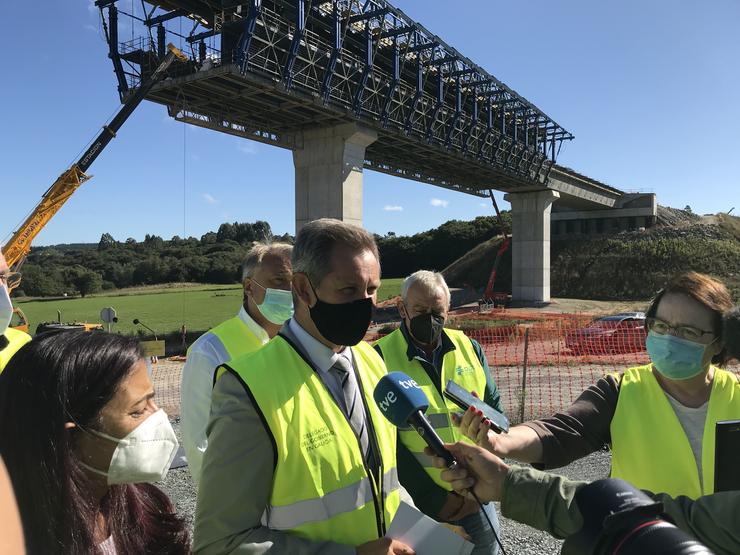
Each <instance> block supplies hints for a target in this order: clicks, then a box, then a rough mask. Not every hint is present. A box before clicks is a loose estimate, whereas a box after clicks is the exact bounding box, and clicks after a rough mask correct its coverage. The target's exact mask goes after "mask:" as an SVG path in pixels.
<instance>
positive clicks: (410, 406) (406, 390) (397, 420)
mask: <svg viewBox="0 0 740 555" xmlns="http://www.w3.org/2000/svg"><path fill="white" fill-rule="evenodd" d="M373 397H374V398H375V402H376V403H377V405H378V408H380V411H381V412H382V413H383V415H384V416H385V417H386V418H387V419H388V420H390V421H391V423H392V424H393V425H394V426H396V427H397V428H407V427H408V423H407V422H408V420H409V418H410V417H411V415H412V414H414V413H415V412H416V411H419V410H420V411H422V412H424V411H426V410H427V409H428V408H429V400H428V399H427V396H426V395H425V394H424V392H423V391H422V390H421V388H420V387H419V386H418V384H417V383H416V382H415V381H414V380H412V379H411V378H410V377H409V376H408V375H406V374H404V373H403V372H390V373H388V374H386V375H385V376H383V377H382V378H381V379H380V381H378V385H376V386H375V391H374V392H373Z"/></svg>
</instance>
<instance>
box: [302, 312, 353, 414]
mask: <svg viewBox="0 0 740 555" xmlns="http://www.w3.org/2000/svg"><path fill="white" fill-rule="evenodd" d="M288 327H289V328H290V331H291V332H292V333H293V335H294V336H295V338H296V339H297V340H298V342H299V343H300V345H299V347H301V348H302V349H303V351H304V353H305V355H306V356H307V357H308V359H309V360H310V361H311V363H312V364H313V365H314V366H315V367H316V369H317V370H318V371H319V373H320V377H321V381H322V382H324V384H326V387H328V388H329V391H330V392H331V394H332V395H333V396H334V398H335V399H337V401H338V402H339V403H340V406H344V392H343V391H342V384H341V383H339V380H338V378H337V377H336V376H334V375H333V374H331V373H330V372H329V370H330V369H331V367H332V366H334V364H335V363H336V362H337V359H338V358H339V357H344V358H345V359H347V361H349V365H350V367H353V366H354V358H353V355H352V349H350V348H349V347H345V348H344V349H343V350H341V351H339V352H338V353H335V352H334V351H332V350H331V349H330V348H329V347H327V346H326V345H324V344H323V343H322V342H321V341H319V340H318V339H316V338H315V337H313V336H312V335H310V334H309V333H308V332H307V331H306V330H304V329H303V328H302V327H301V325H300V324H299V323H298V322H296V320H295V318H291V319H290V320H289V321H288ZM345 410H346V407H345Z"/></svg>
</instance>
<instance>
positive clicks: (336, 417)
mask: <svg viewBox="0 0 740 555" xmlns="http://www.w3.org/2000/svg"><path fill="white" fill-rule="evenodd" d="M352 354H353V357H354V361H355V367H356V368H357V376H358V383H359V384H360V385H361V389H362V399H363V403H364V405H365V411H366V415H368V416H369V420H368V422H367V423H368V426H369V430H368V431H369V432H370V433H369V437H370V440H371V441H374V443H375V445H376V449H377V452H378V454H379V456H380V459H381V467H380V472H379V477H378V476H374V475H373V473H372V472H371V471H369V470H368V468H367V466H366V463H365V460H364V458H363V455H362V452H361V448H360V443H359V440H358V439H357V436H356V435H355V433H354V432H353V430H352V427H351V426H350V424H349V422H348V421H347V417H346V416H345V415H344V413H343V412H342V410H341V408H340V407H339V406H338V405H337V403H336V401H335V400H334V398H333V397H332V395H331V394H330V393H329V391H328V390H327V388H326V386H325V385H324V383H323V382H322V380H321V377H320V376H319V375H318V374H317V372H316V371H315V370H314V369H313V368H312V367H311V366H310V365H309V363H308V362H307V361H306V360H304V358H303V357H302V355H301V354H299V353H298V351H296V349H295V348H294V347H293V346H292V345H291V344H290V343H289V342H288V340H286V339H285V338H284V337H283V336H281V335H278V336H277V337H275V338H274V339H273V340H272V341H270V342H269V343H268V344H267V345H265V346H264V347H262V348H261V349H260V350H258V351H256V352H255V353H252V354H250V355H246V356H242V357H239V358H237V359H235V360H232V361H231V362H229V363H228V364H227V365H225V368H227V370H229V371H232V372H233V373H234V374H236V376H237V377H238V378H239V379H240V380H241V381H242V383H243V384H244V386H245V389H246V391H247V393H248V395H249V396H250V397H251V398H252V400H253V402H254V405H255V408H256V409H257V411H258V412H259V413H260V415H261V417H262V419H263V421H264V422H265V423H266V425H267V427H268V432H269V433H270V435H271V437H272V440H273V447H274V451H275V463H276V464H275V474H274V476H273V483H272V492H271V494H270V502H269V503H270V504H269V506H268V507H267V508H266V510H265V518H266V526H267V527H269V528H271V529H273V530H282V531H285V532H289V533H291V534H295V535H297V536H301V537H304V538H308V539H311V540H315V541H326V540H331V541H334V542H338V543H342V544H347V545H353V546H358V545H361V544H363V543H365V542H368V541H371V540H374V539H377V538H381V537H383V536H384V535H385V534H386V532H387V527H388V526H390V523H391V521H392V520H393V516H394V515H395V513H396V510H397V509H398V506H399V503H400V496H399V484H398V474H397V471H396V429H395V428H394V427H393V425H392V424H391V423H390V422H389V421H388V420H386V418H385V417H384V416H383V414H382V413H381V412H380V409H378V407H377V405H376V404H375V401H374V400H373V391H374V389H375V385H376V384H377V383H378V381H379V380H380V378H381V377H383V376H384V375H385V374H386V369H385V365H384V364H383V361H382V360H381V358H380V357H379V356H378V354H377V353H376V352H375V351H374V350H373V349H372V347H370V345H368V344H367V343H364V342H361V343H359V344H358V345H356V346H354V347H352ZM244 464H249V461H244Z"/></svg>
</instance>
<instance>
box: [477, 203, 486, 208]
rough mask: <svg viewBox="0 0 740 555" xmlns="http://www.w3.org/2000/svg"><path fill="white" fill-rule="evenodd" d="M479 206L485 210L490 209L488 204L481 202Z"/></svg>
mask: <svg viewBox="0 0 740 555" xmlns="http://www.w3.org/2000/svg"><path fill="white" fill-rule="evenodd" d="M478 204H480V205H481V206H482V207H483V208H488V204H486V203H485V202H480V203H478Z"/></svg>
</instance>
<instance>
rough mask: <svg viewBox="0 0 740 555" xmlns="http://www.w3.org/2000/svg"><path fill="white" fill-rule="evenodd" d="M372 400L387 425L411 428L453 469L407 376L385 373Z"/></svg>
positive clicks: (417, 390)
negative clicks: (386, 420) (387, 421)
mask: <svg viewBox="0 0 740 555" xmlns="http://www.w3.org/2000/svg"><path fill="white" fill-rule="evenodd" d="M373 398H374V399H375V402H376V403H377V405H378V408H379V409H380V412H382V413H383V416H385V417H386V418H387V419H388V420H390V421H391V424H393V425H394V426H396V427H397V428H407V427H408V426H409V425H410V426H412V427H413V428H414V430H416V432H417V433H418V434H419V435H420V436H421V437H422V438H423V439H424V441H425V442H426V444H427V445H428V446H429V448H430V449H431V450H432V451H433V452H434V454H435V455H437V456H438V457H441V458H442V459H444V461H445V464H446V465H447V468H450V469H451V468H455V467H456V466H457V461H456V460H455V457H453V456H452V453H450V452H449V451H448V450H447V449H445V446H444V443H442V440H441V439H440V437H439V436H438V435H437V432H435V431H434V428H432V425H431V423H430V422H429V420H428V419H427V417H426V416H425V415H424V411H426V410H427V409H428V408H429V399H427V396H426V395H425V394H424V392H423V391H422V389H421V388H420V387H419V384H417V383H416V382H415V381H414V380H412V379H411V378H410V377H409V376H408V375H407V374H404V373H403V372H389V373H388V374H386V375H385V376H383V377H382V378H380V381H378V385H376V386H375V391H373ZM469 493H470V495H471V496H472V497H473V498H474V499H475V500H476V501H477V502H478V506H479V507H480V509H481V512H482V513H483V516H484V517H485V518H486V521H487V522H488V526H490V527H491V532H492V533H493V537H494V538H496V542H497V543H498V545H499V549H500V550H501V553H502V555H506V550H504V546H503V545H501V540H500V539H499V537H498V534H497V533H496V529H495V528H494V527H493V523H492V522H491V519H490V518H488V514H487V513H486V511H485V510H484V509H483V504H482V503H481V502H480V499H478V497H477V496H476V495H475V492H474V491H473V490H472V489H471V490H469Z"/></svg>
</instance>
